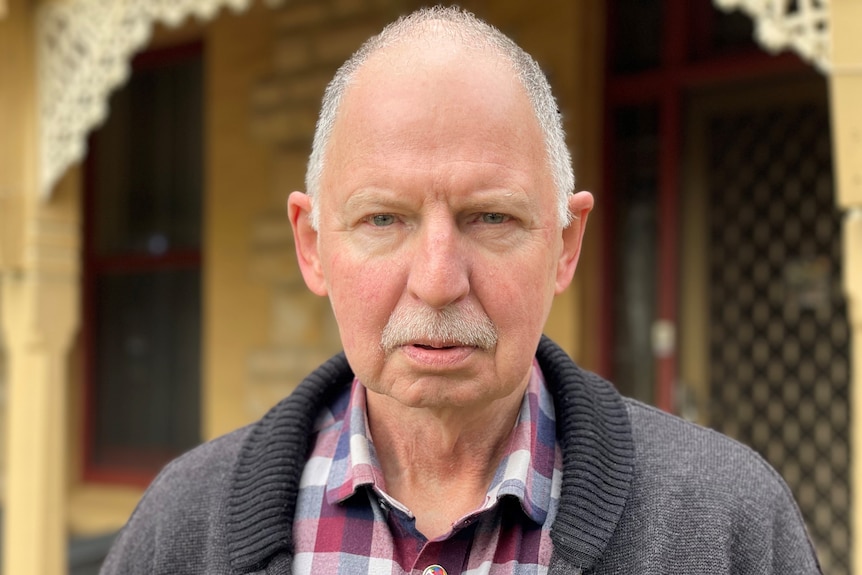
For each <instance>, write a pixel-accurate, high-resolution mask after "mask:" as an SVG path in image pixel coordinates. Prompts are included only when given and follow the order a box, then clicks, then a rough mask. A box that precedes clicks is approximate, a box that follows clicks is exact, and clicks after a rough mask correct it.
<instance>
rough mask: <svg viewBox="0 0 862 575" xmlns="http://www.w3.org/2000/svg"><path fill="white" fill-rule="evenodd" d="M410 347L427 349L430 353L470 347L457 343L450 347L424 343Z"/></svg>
mask: <svg viewBox="0 0 862 575" xmlns="http://www.w3.org/2000/svg"><path fill="white" fill-rule="evenodd" d="M411 345H412V346H413V347H418V348H419V349H428V350H432V351H433V350H438V349H455V348H458V347H470V346H463V345H460V344H457V343H456V344H451V345H449V344H441V345H437V344H426V343H414V344H411Z"/></svg>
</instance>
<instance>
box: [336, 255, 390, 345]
mask: <svg viewBox="0 0 862 575" xmlns="http://www.w3.org/2000/svg"><path fill="white" fill-rule="evenodd" d="M329 261H330V266H329V269H328V274H327V276H328V278H329V281H328V288H329V294H330V300H331V302H332V307H333V310H334V312H335V316H336V319H337V320H338V324H339V327H340V328H341V332H342V339H343V343H344V345H345V346H348V345H351V344H352V343H353V342H354V338H362V339H363V340H365V341H369V340H370V341H372V342H373V343H375V344H376V343H377V342H378V341H379V337H380V332H381V331H382V329H383V326H384V325H386V322H387V321H388V320H389V314H390V313H391V312H392V309H393V308H394V306H395V305H396V303H397V301H398V299H399V297H400V290H399V289H398V274H397V273H395V270H387V269H385V267H384V266H380V265H374V264H373V263H369V262H360V263H356V262H353V261H350V259H349V258H346V257H340V256H338V255H333V256H332V258H331V259H330V260H329ZM360 343H361V342H360Z"/></svg>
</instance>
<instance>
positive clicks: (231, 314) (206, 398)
mask: <svg viewBox="0 0 862 575" xmlns="http://www.w3.org/2000/svg"><path fill="white" fill-rule="evenodd" d="M259 4H260V3H258V4H256V5H255V6H254V8H252V9H251V10H250V11H249V12H248V13H246V14H243V15H242V16H240V17H237V16H235V15H233V14H230V13H223V14H222V15H221V16H220V17H219V18H218V19H216V20H215V21H214V22H213V23H212V24H211V25H210V26H209V27H208V30H207V33H206V59H207V67H206V93H207V110H206V138H207V150H206V158H207V167H206V189H207V193H206V198H205V206H204V214H205V220H204V221H205V231H204V238H205V241H204V250H205V253H204V259H203V261H204V264H203V266H204V269H203V278H204V281H203V286H204V294H203V302H204V305H203V312H204V313H203V317H204V326H203V332H202V333H203V342H202V343H203V346H202V349H203V372H202V373H203V382H204V388H203V405H202V407H203V414H202V415H203V417H202V421H203V425H204V429H203V435H204V438H207V439H208V438H212V437H215V436H218V435H221V434H223V433H225V432H227V431H230V430H232V429H236V428H237V427H240V426H242V425H244V424H246V423H248V422H249V421H250V420H251V419H252V418H253V416H254V415H257V414H253V413H252V412H251V411H250V410H249V408H248V402H247V390H248V387H249V383H248V381H247V361H248V357H249V355H250V354H251V352H252V350H253V349H255V348H258V347H261V346H264V345H265V344H266V340H267V338H268V337H269V330H270V317H269V314H270V299H271V294H270V289H269V287H268V286H267V285H265V284H264V283H263V282H261V281H260V280H256V279H255V278H254V277H252V274H251V249H252V244H251V238H252V235H253V229H254V225H255V222H256V219H257V218H259V217H260V216H261V214H263V213H265V212H266V211H267V209H269V208H271V205H272V203H273V201H274V200H273V195H274V190H273V185H274V184H273V180H274V176H273V169H272V153H273V151H272V149H271V147H270V146H268V145H267V144H266V143H264V142H262V141H260V140H259V139H257V138H255V137H254V135H253V134H252V130H251V120H252V113H251V108H250V107H251V95H252V91H253V88H254V87H255V85H256V84H257V83H258V82H260V80H261V78H262V77H263V76H264V75H265V74H266V73H268V72H269V71H270V69H271V67H272V58H273V53H272V37H273V32H272V27H271V19H272V17H273V13H272V12H271V11H270V10H269V9H267V8H265V7H263V6H261V5H259ZM285 223H286V218H285Z"/></svg>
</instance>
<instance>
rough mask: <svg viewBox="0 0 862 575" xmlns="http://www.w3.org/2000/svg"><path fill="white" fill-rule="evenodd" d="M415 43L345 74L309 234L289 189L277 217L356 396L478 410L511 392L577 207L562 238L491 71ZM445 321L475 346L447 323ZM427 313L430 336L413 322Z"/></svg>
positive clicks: (576, 235) (511, 107)
mask: <svg viewBox="0 0 862 575" xmlns="http://www.w3.org/2000/svg"><path fill="white" fill-rule="evenodd" d="M423 50H424V51H419V50H410V49H406V50H405V49H404V48H399V49H398V51H395V50H390V51H389V52H384V53H383V54H378V55H376V56H373V57H372V59H371V60H370V61H369V62H367V63H366V64H365V65H364V66H363V68H362V69H361V70H360V71H359V73H358V76H357V78H356V79H355V82H354V83H353V85H351V86H350V87H349V88H348V89H347V91H346V94H345V97H344V100H343V102H342V105H341V109H340V111H339V115H338V119H337V122H336V125H335V128H334V132H333V135H332V139H331V142H330V146H329V148H328V150H327V154H326V164H325V169H324V174H323V178H322V181H321V194H320V197H319V198H317V201H318V202H319V209H320V214H321V216H320V226H319V229H318V232H317V233H316V234H315V233H314V232H313V230H310V227H308V225H307V221H306V219H305V217H306V216H307V208H308V203H307V197H305V196H303V195H302V194H294V195H293V196H292V197H291V208H290V209H291V221H292V222H293V224H294V227H295V230H296V234H297V249H298V252H299V258H300V265H301V267H302V269H303V274H304V276H305V278H306V282H307V283H308V285H309V287H311V289H312V290H313V291H315V292H316V293H318V294H321V295H322V294H328V295H329V297H330V300H331V303H332V307H333V310H334V312H335V317H336V320H337V322H338V326H339V329H340V332H341V339H342V343H343V345H344V350H345V352H346V354H347V358H348V361H349V362H350V365H351V367H352V368H353V370H354V372H355V373H356V375H357V376H358V377H359V379H360V381H362V382H363V384H364V385H365V386H366V387H367V388H368V389H369V390H370V391H371V392H373V393H379V394H383V395H385V396H388V397H390V398H392V399H394V400H395V401H397V402H398V403H400V404H402V405H405V406H411V407H428V408H432V409H445V408H461V407H470V406H475V405H480V404H481V405H490V404H491V402H493V401H494V400H496V399H501V398H503V397H508V396H510V395H511V394H513V393H523V389H524V386H525V385H526V382H527V380H528V376H529V371H530V365H531V361H532V358H533V355H534V353H535V350H536V346H537V343H538V340H539V337H540V335H541V332H542V327H543V325H544V323H545V320H546V318H547V315H548V312H549V310H550V306H551V301H552V299H553V296H554V294H555V293H557V292H559V291H561V290H562V289H564V288H565V287H566V286H567V285H568V283H569V281H570V280H571V274H572V273H573V271H574V265H575V263H576V260H577V251H578V249H579V246H580V240H581V235H582V233H583V224H584V223H585V219H586V214H587V212H588V211H589V208H590V206H591V201H592V200H591V198H588V201H587V199H584V198H583V197H582V196H581V200H580V203H578V202H577V201H576V202H575V203H574V204H572V205H573V207H574V208H575V209H576V210H577V211H576V215H578V216H580V218H581V219H580V220H579V221H577V222H576V223H575V224H574V225H573V226H572V227H571V228H570V229H569V230H567V231H566V232H564V231H563V230H562V229H561V226H560V223H559V221H558V215H557V208H556V192H555V189H554V185H553V181H552V179H551V175H550V172H549V169H548V167H547V161H546V155H545V146H544V140H543V138H542V132H541V130H540V128H539V125H538V123H537V120H536V118H535V116H534V114H533V112H532V109H531V107H530V103H529V101H528V99H527V96H526V94H525V93H524V91H523V88H522V87H521V85H520V84H519V83H518V81H517V79H515V78H514V77H513V74H512V71H511V69H510V68H509V66H508V65H507V64H504V63H502V62H501V61H500V60H499V59H496V58H493V57H489V56H488V55H485V54H477V53H476V52H471V53H468V54H465V52H464V51H463V50H460V49H458V48H453V47H451V46H448V47H438V48H434V52H433V53H430V54H429V52H428V50H429V48H428V47H427V46H426V47H424V48H423ZM587 196H588V195H587ZM576 197H577V196H576ZM585 202H586V203H585ZM310 244H314V245H313V246H312V245H310ZM411 315H412V316H414V321H413V322H412V324H411V325H412V327H413V328H414V329H412V330H407V329H405V324H406V323H410V322H409V321H408V322H405V321H403V320H404V317H405V316H411ZM393 316H394V317H393ZM415 316H418V322H417V321H415V320H416V317H415ZM441 316H443V317H442V318H441ZM451 316H454V317H462V318H466V324H467V325H477V324H483V325H485V326H486V330H485V335H486V336H489V333H488V332H489V331H490V337H491V339H490V340H489V339H488V337H485V338H484V339H482V338H479V339H476V338H474V337H472V336H468V334H466V333H465V331H464V330H463V329H459V328H458V327H457V326H454V327H451V329H447V328H448V327H449V326H450V317H451ZM438 318H440V322H442V324H443V327H442V328H440V329H437V330H431V329H430V328H428V329H425V328H424V327H423V326H425V325H430V323H431V322H433V321H434V320H435V319H438ZM488 320H490V321H488ZM387 324H389V325H390V327H389V329H388V330H387ZM417 328H418V329H417ZM385 330H386V331H387V332H388V333H387V335H388V336H392V337H390V338H389V340H388V341H389V342H390V343H391V346H390V347H388V348H385V349H384V347H383V346H382V344H381V338H382V337H383V334H384V331H385ZM393 334H394V335H393ZM494 335H496V341H494V339H493V336H494Z"/></svg>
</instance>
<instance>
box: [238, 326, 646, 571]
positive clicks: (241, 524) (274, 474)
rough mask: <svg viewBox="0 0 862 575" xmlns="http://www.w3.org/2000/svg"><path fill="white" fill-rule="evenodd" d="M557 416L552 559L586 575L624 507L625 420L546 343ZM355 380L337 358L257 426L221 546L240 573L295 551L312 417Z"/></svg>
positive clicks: (607, 388)
mask: <svg viewBox="0 0 862 575" xmlns="http://www.w3.org/2000/svg"><path fill="white" fill-rule="evenodd" d="M536 359H537V360H538V362H539V365H540V367H541V368H542V373H543V374H544V376H545V380H546V382H547V385H548V388H549V389H550V390H551V393H552V394H553V395H554V401H555V408H556V412H557V440H558V441H559V442H560V448H561V451H562V454H563V480H562V485H561V491H560V506H559V509H558V512H557V519H556V521H555V522H554V525H553V527H552V529H551V540H552V541H553V542H554V552H555V553H556V554H558V555H559V556H560V557H561V558H563V559H565V560H566V561H568V562H569V563H571V564H573V565H575V566H576V567H579V568H581V569H583V570H584V571H588V570H589V569H591V568H592V567H593V566H594V565H595V564H596V562H597V561H598V559H599V558H600V557H601V555H602V553H603V552H604V550H605V548H606V547H607V544H608V542H609V541H610V538H611V536H612V535H613V532H614V530H615V529H616V526H617V523H618V522H619V520H620V517H621V515H622V512H623V508H624V507H625V503H626V499H627V498H628V493H629V489H630V485H631V476H632V465H633V458H634V446H633V443H632V434H631V426H630V423H629V418H628V413H627V411H626V407H625V404H624V403H623V400H622V398H621V397H620V395H619V394H618V393H617V392H616V390H615V389H614V388H613V386H611V384H610V383H608V382H606V381H605V380H603V379H601V378H600V377H598V376H597V375H594V374H592V373H589V372H587V371H584V370H582V369H580V368H579V367H578V366H577V365H575V364H574V362H572V360H571V359H570V358H569V356H568V355H566V353H565V352H564V351H563V350H562V349H560V348H559V347H558V346H557V345H556V344H555V343H553V342H552V341H551V340H550V339H548V338H546V337H542V340H541V342H540V343H539V347H538V349H537V351H536ZM352 380H353V372H352V371H351V370H350V366H349V365H348V364H347V360H346V359H345V357H344V355H343V354H339V355H337V356H335V357H333V358H332V359H330V360H329V361H327V362H326V363H325V364H323V365H322V366H320V367H319V368H318V369H317V370H315V371H314V372H313V373H312V374H311V375H309V376H308V377H307V378H306V379H305V380H304V381H303V382H302V383H301V384H300V385H299V386H298V387H297V388H296V390H295V391H294V392H293V393H292V394H290V395H289V396H288V397H287V398H285V399H284V400H282V401H281V402H280V403H279V404H278V405H276V406H275V407H274V408H272V409H271V410H270V411H269V413H267V414H266V415H265V416H264V417H263V418H262V419H261V420H260V421H258V422H257V423H255V424H253V425H252V427H251V429H250V430H249V433H248V435H247V437H246V440H245V443H244V444H243V446H242V448H241V450H240V453H239V455H238V457H237V462H236V466H235V468H234V472H233V475H232V477H231V483H230V485H229V487H228V501H227V516H228V525H227V546H228V554H229V557H230V562H231V566H232V567H233V569H234V571H235V572H236V573H238V574H239V573H243V574H245V573H251V572H254V571H257V570H260V569H261V568H263V567H264V566H265V565H266V564H267V563H268V562H269V561H270V560H271V559H272V557H274V556H275V555H276V554H279V553H290V552H292V549H293V544H292V541H291V538H292V535H293V516H294V511H295V506H296V498H297V494H298V493H299V479H300V476H301V474H302V469H303V465H304V463H305V458H306V456H307V454H308V450H309V448H310V439H311V434H312V428H313V425H314V421H315V418H316V416H317V414H318V413H319V412H320V410H321V408H323V407H324V406H325V405H327V404H328V403H329V402H330V401H332V400H333V399H334V397H335V396H336V395H337V394H338V393H339V392H340V391H341V390H343V388H344V387H345V386H348V385H350V382H351V381H352Z"/></svg>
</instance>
